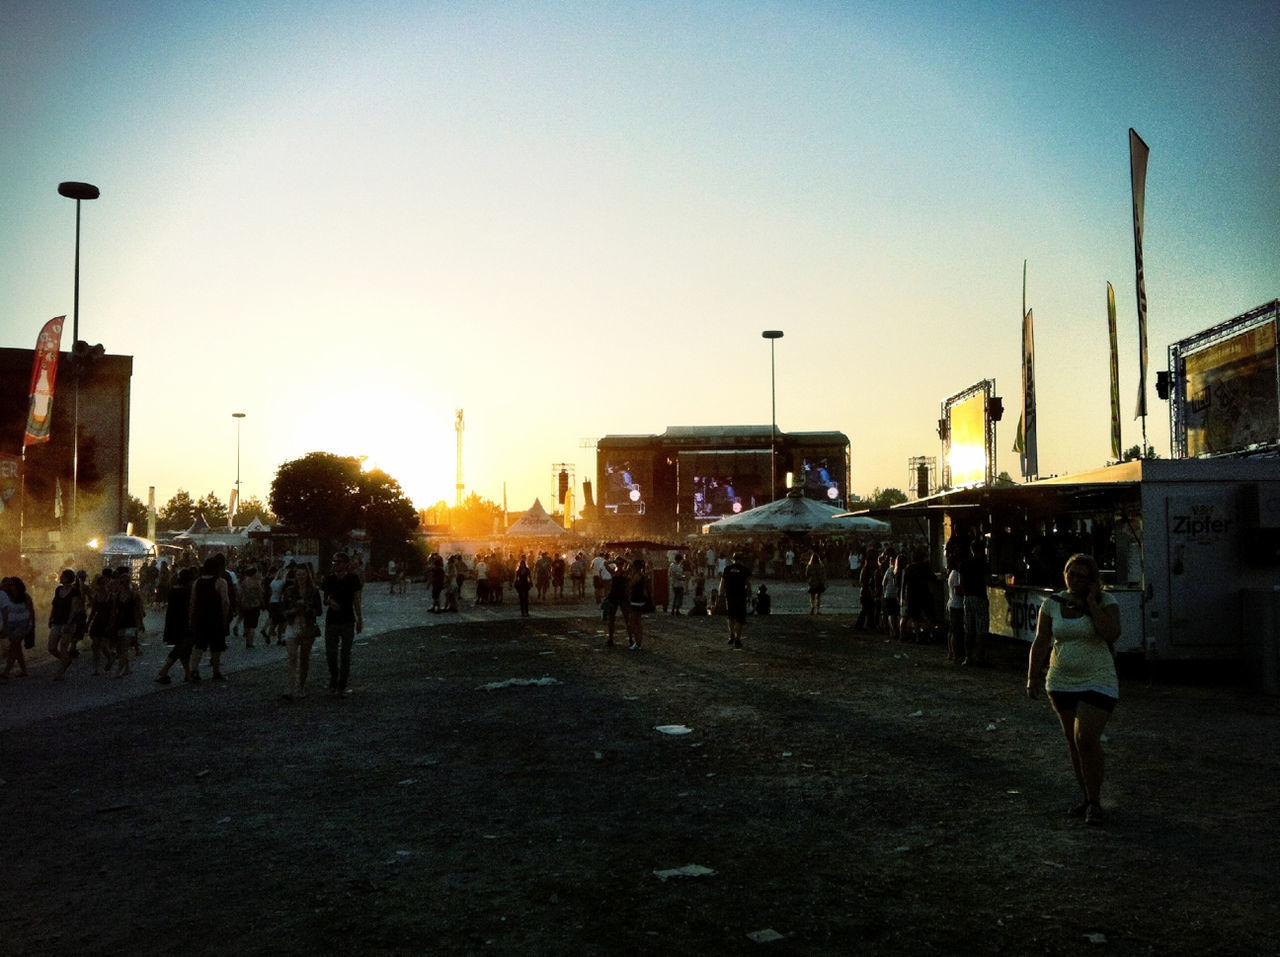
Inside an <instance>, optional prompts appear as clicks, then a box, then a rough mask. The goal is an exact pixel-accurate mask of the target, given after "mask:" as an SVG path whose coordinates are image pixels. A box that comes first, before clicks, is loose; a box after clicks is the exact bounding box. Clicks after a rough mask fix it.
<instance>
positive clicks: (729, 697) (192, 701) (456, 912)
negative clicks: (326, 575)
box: [0, 590, 1280, 955]
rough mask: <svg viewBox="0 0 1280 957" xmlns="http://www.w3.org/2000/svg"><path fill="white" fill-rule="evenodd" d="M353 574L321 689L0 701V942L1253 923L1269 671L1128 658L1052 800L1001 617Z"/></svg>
mask: <svg viewBox="0 0 1280 957" xmlns="http://www.w3.org/2000/svg"><path fill="white" fill-rule="evenodd" d="M388 598H389V596H388ZM370 599H371V602H370V605H371V607H370V623H371V628H370V631H369V633H368V635H367V636H366V639H365V640H364V641H363V642H362V644H361V645H360V646H359V647H358V648H357V649H356V657H355V664H354V668H353V675H354V677H353V681H354V683H355V686H356V694H355V695H353V696H352V697H351V698H348V699H333V698H329V697H328V696H325V695H319V696H316V695H312V696H309V697H308V698H307V699H306V700H303V701H298V702H294V703H292V704H289V703H286V702H282V701H280V700H279V698H278V690H279V685H280V683H281V681H282V680H283V677H282V676H283V664H282V663H281V662H279V661H271V662H267V663H266V664H265V666H259V667H243V666H242V663H241V664H238V665H237V666H236V667H237V668H238V670H235V671H233V672H232V680H231V681H229V682H228V683H227V684H226V685H224V686H213V685H211V684H210V683H208V682H204V683H202V684H201V685H199V686H181V685H175V686H169V687H161V686H157V685H153V684H152V683H151V682H150V679H149V676H148V675H147V674H146V672H145V666H146V665H147V664H149V663H154V659H151V649H150V648H149V649H148V651H147V655H148V657H147V658H144V670H143V671H141V672H139V673H138V674H135V676H134V677H135V678H141V679H142V680H141V681H138V682H137V683H136V686H129V680H131V679H127V680H126V681H122V682H116V683H115V687H116V688H119V686H121V685H125V686H128V688H127V690H126V689H121V690H118V691H113V692H110V693H114V694H117V695H119V697H117V698H116V699H115V700H112V701H108V702H104V703H101V704H92V705H84V706H80V707H75V708H71V709H68V710H66V711H63V712H60V713H57V714H53V715H49V716H44V717H39V716H31V717H29V718H28V719H27V720H23V721H21V722H18V723H15V724H11V725H10V726H9V727H8V729H7V730H3V731H0V778H3V779H4V784H3V785H0V802H2V804H0V806H3V808H4V810H5V811H6V812H7V819H8V820H10V821H15V822H21V823H20V824H19V825H18V826H16V827H14V828H12V829H11V830H10V832H9V834H8V835H7V840H6V842H5V847H6V852H5V867H4V871H5V874H6V877H7V879H8V881H9V886H10V888H12V889H13V890H14V893H12V894H11V895H10V900H9V903H8V905H7V906H6V908H4V909H3V911H0V953H3V954H15V955H16V954H22V955H27V954H31V955H36V954H39V955H47V954H77V955H80V954H136V955H159V954H173V953H193V954H194V953H210V954H212V953H217V954H228V953H233V954H302V953H335V952H346V953H353V954H355V953H359V954H368V953H373V954H421V953H450V954H454V953H459V954H460V953H494V954H565V953H574V954H590V953H598V954H609V955H614V954H695V953H696V954H708V953H714V954H720V953H747V952H749V953H775V954H830V953H851V952H855V951H858V952H867V953H889V954H913V955H915V954H922V953H947V954H951V953H1008V954H1026V953H1050V954H1078V953H1080V952H1081V951H1082V950H1090V951H1093V952H1098V953H1108V954H1180V953H1185V954H1193V953H1194V954H1203V953H1222V954H1228V953H1230V954H1237V953H1276V952H1280V921H1278V919H1277V916H1276V911H1275V905H1274V887H1275V884H1274V862H1275V861H1276V860H1277V859H1280V836H1278V835H1280V825H1278V824H1277V814H1276V791H1275V782H1276V781H1277V780H1280V773H1278V772H1280V758H1278V757H1277V753H1276V748H1275V741H1276V739H1277V734H1276V732H1277V724H1278V722H1280V705H1278V703H1277V702H1276V701H1275V700H1273V699H1267V698H1263V697H1260V696H1257V695H1254V694H1252V693H1250V692H1247V691H1242V690H1237V689H1231V688H1225V689H1224V688H1215V687H1187V686H1172V685H1163V684H1160V685H1155V686H1152V687H1148V686H1147V685H1145V684H1143V683H1135V682H1129V683H1126V684H1125V685H1124V687H1123V690H1122V694H1123V701H1122V705H1121V708H1120V709H1119V710H1118V711H1117V713H1116V717H1115V720H1114V723H1113V725H1112V726H1111V728H1110V735H1109V737H1110V741H1109V743H1108V753H1109V758H1110V769H1111V771H1110V773H1111V776H1110V783H1109V786H1108V789H1107V795H1106V802H1107V804H1108V806H1109V807H1110V809H1111V810H1112V815H1111V822H1110V824H1109V825H1108V826H1107V827H1106V828H1102V829H1095V828H1085V827H1084V826H1083V825H1080V824H1078V823H1076V822H1075V821H1074V820H1071V819H1068V818H1066V817H1065V816H1064V815H1063V814H1062V813H1061V811H1062V808H1063V806H1064V804H1065V802H1066V799H1067V798H1068V797H1069V794H1070V788H1069V784H1068V780H1067V773H1066V769H1065V757H1064V755H1063V753H1062V751H1063V749H1062V746H1061V744H1060V742H1059V741H1058V736H1057V732H1056V731H1055V729H1054V724H1053V720H1052V717H1051V716H1050V714H1049V713H1048V711H1047V707H1046V706H1045V705H1044V703H1043V702H1037V703H1032V702H1028V701H1026V700H1025V699H1024V698H1022V697H1021V681H1020V680H1019V679H1020V667H1021V665H1020V657H1021V655H1022V653H1023V649H1021V648H1015V647H1012V646H1001V649H1000V650H1001V652H1002V655H1001V660H1000V661H999V663H998V665H997V667H996V668H993V669H988V670H977V671H970V670H967V669H960V668H954V667H950V666H947V665H946V664H945V663H944V662H943V661H942V660H941V658H942V655H941V650H940V649H939V648H937V647H920V646H909V645H905V646H904V645H891V644H887V643H885V642H884V641H883V640H882V639H880V638H877V637H874V636H861V635H857V636H855V635H852V634H850V628H849V626H850V624H851V621H852V619H851V618H850V617H848V616H846V615H831V616H822V617H818V618H812V617H809V616H807V615H777V616H773V617H771V618H768V619H759V620H753V621H751V622H750V623H749V625H748V630H747V648H746V650H745V651H742V652H734V651H730V650H729V649H727V648H726V647H725V646H724V633H723V632H724V626H723V620H722V619H701V620H692V619H687V618H670V617H663V616H658V615H655V616H652V617H651V618H650V619H649V633H650V634H649V638H648V639H647V642H646V643H647V645H648V648H647V650H645V651H643V652H640V653H631V652H627V651H625V650H622V649H615V650H607V649H604V648H602V645H601V640H600V637H599V634H598V632H599V622H598V620H597V619H596V617H595V616H592V617H580V618H554V617H548V615H547V610H546V609H542V610H538V611H536V612H535V617H534V618H531V619H528V620H525V621H521V620H519V619H517V618H514V617H512V613H511V612H507V611H502V612H498V613H496V614H494V613H491V612H496V610H486V609H473V610H472V611H470V612H467V613H466V614H464V615H462V616H449V617H443V616H431V624H430V625H428V626H423V625H421V624H420V623H419V622H420V621H421V620H422V619H423V617H424V616H423V615H422V614H421V609H420V608H416V609H415V608H413V607H412V602H413V601H414V596H412V595H411V596H409V598H408V599H405V600H400V599H389V600H390V601H391V602H396V601H400V605H399V606H396V605H394V604H390V605H386V606H385V607H384V606H383V604H382V601H383V600H382V599H380V598H378V597H377V596H375V595H374V593H373V592H372V590H371V592H370ZM786 601H787V600H786V599H784V602H783V603H784V604H785V603H786ZM397 607H398V608H399V611H397V610H396V609H397ZM397 615H399V616H400V617H397ZM379 616H381V623H379V624H377V625H375V624H374V622H375V621H378V620H379ZM468 619H469V620H468ZM398 621H411V622H412V627H408V628H403V629H400V630H396V629H393V628H390V627H383V625H388V626H389V625H390V623H391V622H398ZM267 654H268V655H275V654H277V652H276V651H274V650H272V651H270V652H268V653H267ZM264 657H265V656H264ZM236 658H237V659H238V658H239V656H236ZM149 659H150V661H149ZM246 660H248V659H247V658H246ZM319 664H320V663H319V662H317V665H319ZM512 679H516V680H515V681H512ZM94 680H96V681H98V682H99V684H105V683H107V682H108V681H109V679H94ZM26 681H27V682H28V683H30V684H29V686H21V687H15V685H16V684H18V683H15V682H13V681H11V682H10V683H9V685H8V686H5V687H0V696H4V697H3V698H2V699H0V700H4V703H5V704H6V706H8V705H12V704H13V703H14V700H15V698H14V697H11V693H14V692H16V694H17V695H22V696H33V697H34V696H36V695H37V694H43V693H45V692H49V691H52V690H53V688H52V687H51V686H42V683H41V684H39V685H38V684H37V678H35V677H33V678H29V679H26ZM66 684H67V685H68V686H69V687H70V688H72V689H74V688H75V687H80V688H81V689H84V688H91V687H92V683H91V682H90V680H89V678H88V676H87V675H85V676H84V679H83V680H82V681H80V682H79V684H78V686H77V685H73V684H72V683H71V682H67V683H66ZM146 686H149V687H146ZM135 687H136V691H137V693H133V692H134V690H135ZM671 725H678V726H683V727H685V728H688V729H689V730H688V732H687V733H683V734H670V733H665V732H664V731H661V730H657V729H658V728H660V727H664V726H671ZM686 865H696V866H697V867H696V868H695V873H694V875H693V876H674V875H672V876H665V877H664V875H663V874H662V873H661V872H666V871H671V870H676V869H680V868H684V867H685V866H686ZM698 869H705V870H698ZM1103 940H1105V944H1103V943H1100V942H1101V941H1103ZM757 941H760V942H757ZM766 941H767V942H766ZM1093 941H1098V942H1099V943H1093Z"/></svg>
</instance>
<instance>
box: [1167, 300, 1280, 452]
mask: <svg viewBox="0 0 1280 957" xmlns="http://www.w3.org/2000/svg"><path fill="white" fill-rule="evenodd" d="M1225 331H1229V329H1228V330H1225ZM1182 358H1183V380H1182V387H1183V392H1182V395H1181V396H1180V399H1181V403H1180V404H1181V411H1182V417H1181V419H1182V421H1181V423H1180V425H1181V429H1182V432H1183V436H1182V437H1183V441H1184V446H1183V447H1184V448H1185V450H1186V454H1187V455H1188V456H1199V455H1220V454H1222V453H1225V452H1238V451H1241V450H1243V449H1248V448H1251V447H1254V446H1265V445H1274V444H1276V443H1277V442H1280V391H1278V390H1280V369H1278V367H1277V358H1276V322H1275V321H1274V320H1272V321H1270V322H1266V323H1264V324H1262V325H1255V326H1253V327H1252V328H1249V329H1245V330H1244V331H1242V332H1238V333H1236V334H1234V335H1229V336H1228V337H1227V338H1224V339H1219V340H1218V341H1216V342H1214V343H1213V344H1212V345H1209V346H1207V347H1205V348H1203V349H1199V350H1196V351H1192V352H1187V353H1183V356H1182Z"/></svg>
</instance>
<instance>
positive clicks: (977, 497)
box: [892, 458, 1280, 660]
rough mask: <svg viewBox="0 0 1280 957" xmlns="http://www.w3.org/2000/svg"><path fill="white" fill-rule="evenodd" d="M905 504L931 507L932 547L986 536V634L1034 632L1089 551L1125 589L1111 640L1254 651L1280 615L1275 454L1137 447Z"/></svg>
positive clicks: (1173, 654) (1153, 651)
mask: <svg viewBox="0 0 1280 957" xmlns="http://www.w3.org/2000/svg"><path fill="white" fill-rule="evenodd" d="M899 508H900V509H901V512H902V513H905V514H914V515H916V516H926V517H929V518H930V519H931V521H930V534H931V539H932V541H933V542H934V544H935V546H936V547H937V551H938V554H939V555H940V556H941V554H942V551H943V547H944V542H945V541H946V540H947V539H950V538H951V537H952V536H953V535H959V536H963V537H965V538H968V539H970V540H976V539H979V538H980V539H981V540H982V541H983V542H984V543H985V545H986V548H987V556H988V565H989V570H990V573H991V577H990V578H989V587H988V598H989V600H990V610H991V625H990V629H991V631H992V633H994V634H999V635H1005V636H1008V637H1014V638H1020V639H1023V640H1025V641H1030V640H1031V639H1032V638H1033V637H1034V636H1035V627H1036V616H1037V614H1038V612H1039V609H1040V605H1041V604H1042V602H1043V601H1044V597H1045V596H1046V595H1048V594H1050V593H1051V592H1053V591H1055V590H1057V589H1060V588H1062V578H1061V568H1062V563H1063V561H1064V560H1065V559H1066V557H1067V556H1068V555H1070V554H1072V553H1074V552H1087V553H1090V554H1092V555H1093V556H1094V557H1095V558H1097V560H1098V562H1099V564H1100V565H1101V567H1102V572H1103V581H1104V586H1105V587H1106V588H1107V590H1108V591H1109V592H1110V593H1111V594H1112V595H1113V596H1114V597H1115V598H1116V599H1117V600H1118V601H1119V603H1120V612H1121V623H1122V628H1123V631H1122V635H1121V638H1120V640H1119V642H1117V646H1116V648H1117V651H1121V652H1126V651H1127V652H1143V653H1145V654H1146V655H1148V656H1149V657H1151V658H1159V659H1165V660H1175V659H1182V660H1206V659H1219V660H1251V659H1256V658H1257V656H1258V655H1259V652H1260V650H1261V649H1262V647H1263V646H1264V645H1267V646H1268V647H1269V646H1270V645H1274V644H1275V642H1276V636H1275V635H1274V634H1271V635H1267V634H1260V633H1259V631H1260V630H1261V631H1266V630H1267V629H1271V630H1274V628H1275V626H1276V621H1277V618H1278V617H1280V615H1278V614H1277V611H1276V609H1277V607H1280V600H1278V599H1280V591H1278V590H1277V586H1280V458H1212V459H1205V458H1199V459H1177V460H1165V459H1147V460H1138V461H1131V462H1124V463H1121V464H1118V465H1113V466H1110V467H1107V468H1103V469H1098V470H1095V471H1092V472H1086V473H1081V474H1078V475H1071V476H1067V477H1063V478H1053V479H1046V480H1042V481H1038V482H1032V483H1028V484H1026V485H1016V486H1006V487H993V486H985V487H981V488H970V489H960V490H955V491H951V492H944V493H941V494H939V495H935V496H933V497H931V498H927V499H921V500H918V501H916V502H912V503H909V504H906V505H904V506H900V507H899ZM892 511H893V512H898V511H899V509H893V510H892ZM937 519H941V521H938V520H937ZM1269 650H1270V652H1272V653H1274V650H1275V649H1274V648H1270V647H1269ZM1264 655H1265V653H1264Z"/></svg>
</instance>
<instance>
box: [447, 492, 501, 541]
mask: <svg viewBox="0 0 1280 957" xmlns="http://www.w3.org/2000/svg"><path fill="white" fill-rule="evenodd" d="M448 515H449V526H450V528H452V529H453V534H454V535H457V536H459V537H461V538H487V537H489V536H490V535H492V534H493V528H494V522H495V521H497V520H498V519H499V518H501V517H502V507H501V506H500V505H498V504H496V503H494V502H491V501H489V500H488V499H487V498H481V497H480V496H479V495H478V494H476V493H475V492H472V493H471V494H470V495H468V496H467V497H466V498H465V499H463V501H462V507H461V508H451V509H449V511H448Z"/></svg>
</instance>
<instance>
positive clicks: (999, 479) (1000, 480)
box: [991, 472, 1018, 488]
mask: <svg viewBox="0 0 1280 957" xmlns="http://www.w3.org/2000/svg"><path fill="white" fill-rule="evenodd" d="M991 484H992V485H993V486H995V487H996V488H1009V487H1010V486H1013V485H1017V484H1018V483H1017V482H1015V481H1014V480H1013V476H1012V475H1010V474H1009V473H1008V472H1001V473H1000V474H999V475H997V476H996V480H995V481H994V482H992V483H991Z"/></svg>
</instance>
